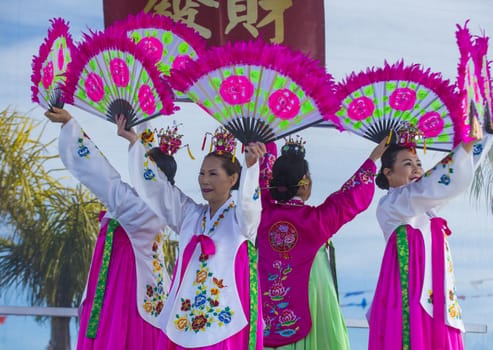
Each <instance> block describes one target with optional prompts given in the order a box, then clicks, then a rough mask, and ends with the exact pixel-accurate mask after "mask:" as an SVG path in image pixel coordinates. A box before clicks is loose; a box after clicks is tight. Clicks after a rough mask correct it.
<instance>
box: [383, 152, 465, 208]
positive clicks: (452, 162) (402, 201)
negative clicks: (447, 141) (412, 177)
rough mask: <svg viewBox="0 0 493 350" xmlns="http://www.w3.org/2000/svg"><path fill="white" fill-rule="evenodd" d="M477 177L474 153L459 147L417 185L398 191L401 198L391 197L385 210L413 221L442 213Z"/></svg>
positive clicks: (398, 196)
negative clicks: (427, 214) (429, 214)
mask: <svg viewBox="0 0 493 350" xmlns="http://www.w3.org/2000/svg"><path fill="white" fill-rule="evenodd" d="M473 175H474V164H473V157H472V152H471V153H467V152H466V151H465V150H464V148H463V147H462V145H459V146H457V147H456V148H455V149H454V150H453V151H452V152H451V153H450V154H449V155H448V156H447V157H445V158H444V159H442V161H440V162H439V163H438V164H437V165H435V166H434V167H433V168H432V169H431V170H429V171H427V172H426V173H425V175H424V176H423V177H422V178H421V179H420V180H419V181H417V182H414V183H411V184H409V185H407V186H404V187H402V188H399V189H396V191H397V192H398V195H395V196H394V195H392V194H391V193H389V195H388V198H389V200H390V202H388V203H387V204H386V207H387V209H388V210H390V211H394V212H395V211H398V212H399V214H400V215H401V216H405V217H413V216H415V215H418V214H422V213H425V212H427V211H430V210H434V209H439V208H440V207H441V206H442V205H444V204H445V203H447V202H448V201H449V200H450V199H452V198H454V197H456V196H458V195H459V194H461V193H462V192H463V191H465V190H466V189H467V187H468V186H469V185H470V183H471V181H472V178H473Z"/></svg>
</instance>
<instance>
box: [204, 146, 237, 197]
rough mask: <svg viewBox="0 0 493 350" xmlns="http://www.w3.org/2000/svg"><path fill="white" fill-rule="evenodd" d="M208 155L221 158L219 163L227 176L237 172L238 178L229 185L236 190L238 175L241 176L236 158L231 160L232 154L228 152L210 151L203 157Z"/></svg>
mask: <svg viewBox="0 0 493 350" xmlns="http://www.w3.org/2000/svg"><path fill="white" fill-rule="evenodd" d="M209 157H216V158H218V159H220V160H221V165H222V167H223V169H224V170H225V171H226V174H228V175H229V176H231V175H233V174H238V180H237V181H236V183H235V184H234V185H233V187H231V189H232V190H237V189H238V188H239V187H240V176H241V164H240V162H239V161H238V159H236V157H235V158H234V161H233V154H231V153H229V152H221V153H219V152H211V153H209V154H208V155H206V156H205V157H204V159H206V158H209Z"/></svg>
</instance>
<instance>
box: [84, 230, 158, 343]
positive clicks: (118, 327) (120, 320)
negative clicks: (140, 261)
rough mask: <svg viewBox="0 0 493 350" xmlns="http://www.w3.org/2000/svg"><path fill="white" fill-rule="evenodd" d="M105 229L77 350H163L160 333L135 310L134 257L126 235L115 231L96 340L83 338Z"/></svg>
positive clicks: (96, 253)
mask: <svg viewBox="0 0 493 350" xmlns="http://www.w3.org/2000/svg"><path fill="white" fill-rule="evenodd" d="M105 236H106V229H104V230H101V231H100V233H99V235H98V238H97V241H96V245H95V248H94V254H93V261H92V265H91V270H90V272H89V278H88V285H87V296H86V299H85V301H84V302H83V304H82V305H81V308H80V310H79V311H80V328H79V336H78V341H77V349H78V350H86V349H87V350H89V349H92V350H97V349H112V350H120V349H122V350H123V349H126V350H136V349H146V350H153V349H159V350H165V349H166V348H167V347H166V344H167V339H166V337H165V336H164V333H163V332H162V331H161V329H159V328H156V327H154V326H152V325H151V324H150V323H148V322H147V321H144V320H143V319H142V318H141V317H140V315H139V312H138V310H137V277H136V268H135V256H134V252H133V248H132V245H131V244H130V240H129V239H128V237H127V234H126V233H125V231H124V230H123V229H122V228H121V227H118V228H117V229H116V230H115V232H114V237H113V247H112V250H111V258H110V264H109V268H108V276H107V283H106V289H105V293H104V299H103V305H102V309H101V317H100V320H99V325H98V329H97V334H96V338H95V339H90V338H87V337H86V330H87V325H88V322H89V318H90V315H91V308H92V304H93V301H94V295H95V292H96V285H97V280H98V275H99V270H100V267H101V263H102V259H103V248H104V241H105Z"/></svg>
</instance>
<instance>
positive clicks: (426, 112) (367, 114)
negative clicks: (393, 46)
mask: <svg viewBox="0 0 493 350" xmlns="http://www.w3.org/2000/svg"><path fill="white" fill-rule="evenodd" d="M338 96H339V98H340V101H341V103H342V105H341V108H340V109H339V111H338V112H337V113H336V115H337V117H338V119H339V121H338V122H339V124H340V125H342V127H343V128H344V129H346V130H349V131H350V132H353V133H355V134H357V135H360V136H363V137H365V138H367V139H370V140H372V141H374V142H377V143H378V142H380V141H381V140H382V139H383V138H384V137H386V136H389V135H392V134H393V135H396V134H397V135H398V134H399V133H398V131H399V130H401V129H406V130H409V128H411V129H412V134H413V135H415V136H416V137H419V138H420V140H415V141H417V144H416V146H417V147H420V148H425V147H426V148H429V149H434V150H440V151H449V150H451V149H452V148H453V147H454V146H455V145H457V144H458V143H460V141H461V140H462V134H463V123H464V121H463V120H462V118H461V115H460V108H459V107H460V96H459V94H458V93H457V92H456V91H455V88H454V86H453V85H451V84H450V83H449V82H448V81H447V80H444V79H442V77H441V75H440V74H439V73H432V72H431V71H430V70H429V69H427V70H425V69H423V68H422V67H421V66H419V65H416V64H414V65H409V66H406V65H404V62H403V61H399V62H397V63H395V64H393V65H390V64H388V63H385V65H384V66H383V67H381V68H368V69H367V70H366V71H362V72H360V73H352V74H350V75H349V76H348V77H347V78H345V79H344V80H343V81H342V82H341V83H340V84H339V86H338ZM413 143H414V141H413Z"/></svg>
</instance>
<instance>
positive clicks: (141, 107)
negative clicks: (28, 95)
mask: <svg viewBox="0 0 493 350" xmlns="http://www.w3.org/2000/svg"><path fill="white" fill-rule="evenodd" d="M84 39H85V40H84V41H83V42H82V43H81V44H80V45H79V47H78V53H77V56H76V57H74V59H73V60H72V62H71V63H70V65H69V67H68V70H67V73H66V74H67V80H66V83H65V85H64V98H65V100H66V102H67V103H70V104H73V105H75V106H77V107H79V108H81V109H83V110H85V111H87V112H89V113H92V114H94V115H96V116H98V117H100V118H104V119H106V120H109V121H111V122H113V123H115V119H114V117H115V115H120V114H123V115H125V117H126V119H127V128H131V127H132V126H134V125H137V124H139V123H141V122H144V121H146V120H150V119H152V118H155V117H157V116H160V115H169V114H172V113H173V112H174V111H175V110H176V107H175V106H174V104H173V97H172V92H171V89H170V87H169V85H168V84H167V83H166V82H164V81H163V80H162V79H161V78H160V73H159V71H158V70H157V67H156V65H155V64H154V62H153V61H152V59H151V58H150V57H148V55H147V54H146V52H145V51H144V50H143V49H142V48H140V47H138V46H137V44H135V43H134V42H133V41H132V40H130V39H129V38H127V37H126V36H121V35H115V34H112V33H91V35H88V34H86V35H85V38H84Z"/></svg>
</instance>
